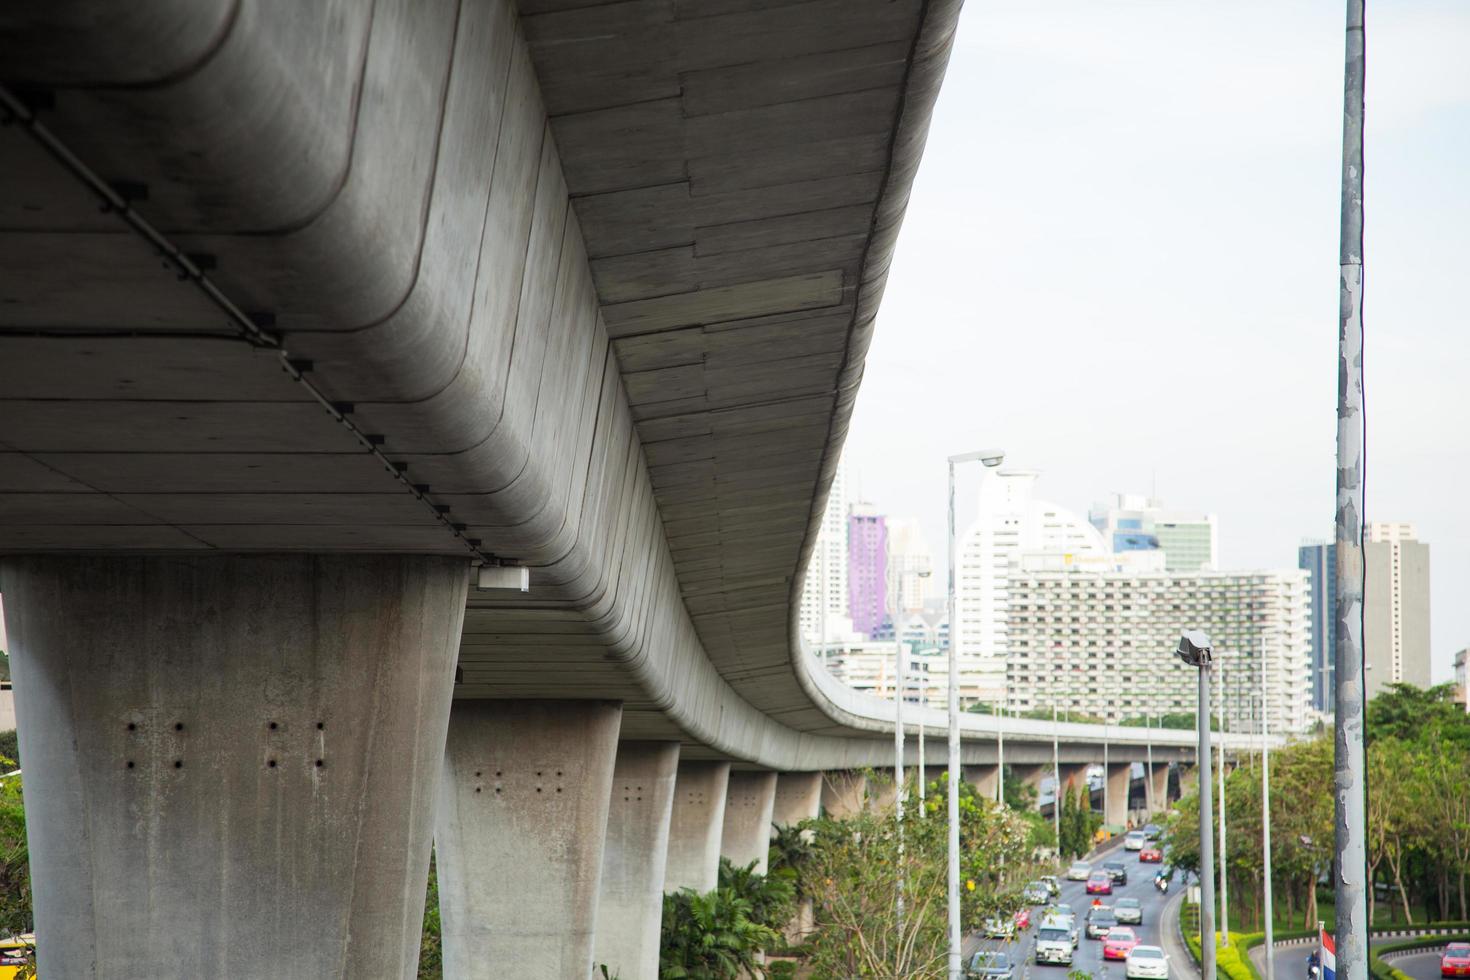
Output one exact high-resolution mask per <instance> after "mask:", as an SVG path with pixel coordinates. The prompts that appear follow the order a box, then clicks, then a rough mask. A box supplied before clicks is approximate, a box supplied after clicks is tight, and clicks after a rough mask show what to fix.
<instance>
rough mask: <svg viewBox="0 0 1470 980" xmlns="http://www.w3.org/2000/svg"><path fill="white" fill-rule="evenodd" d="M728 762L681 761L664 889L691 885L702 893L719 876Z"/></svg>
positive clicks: (728, 779) (706, 890)
mask: <svg viewBox="0 0 1470 980" xmlns="http://www.w3.org/2000/svg"><path fill="white" fill-rule="evenodd" d="M729 785H730V763H728V762H696V761H689V762H681V763H679V775H678V779H677V780H676V781H675V783H674V811H673V814H672V816H671V817H670V818H669V853H668V863H667V865H666V866H665V868H664V891H666V892H676V891H678V890H679V889H681V888H692V889H694V890H695V891H697V892H699V893H700V894H701V895H702V894H704V893H705V892H708V891H713V890H714V888H715V885H716V884H718V883H719V880H720V842H721V839H722V837H723V836H724V825H725V793H726V792H727V791H728V789H729Z"/></svg>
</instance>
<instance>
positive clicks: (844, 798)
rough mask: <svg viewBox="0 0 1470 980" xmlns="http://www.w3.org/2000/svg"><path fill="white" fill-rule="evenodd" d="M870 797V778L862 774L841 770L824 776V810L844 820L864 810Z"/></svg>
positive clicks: (837, 818)
mask: <svg viewBox="0 0 1470 980" xmlns="http://www.w3.org/2000/svg"><path fill="white" fill-rule="evenodd" d="M867 795H868V777H867V776H866V775H864V774H863V773H861V772H854V771H852V770H848V769H839V770H837V771H835V772H826V773H823V774H822V810H823V811H825V812H826V814H827V816H829V817H832V818H833V819H836V820H842V819H845V818H847V817H850V816H852V815H853V814H855V813H857V812H858V811H860V810H862V808H863V800H864V799H866V798H867Z"/></svg>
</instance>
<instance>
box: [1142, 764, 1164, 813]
mask: <svg viewBox="0 0 1470 980" xmlns="http://www.w3.org/2000/svg"><path fill="white" fill-rule="evenodd" d="M1144 768H1145V769H1147V768H1148V766H1147V765H1145V766H1144ZM1147 778H1148V779H1149V787H1148V792H1149V800H1151V801H1152V803H1153V808H1152V810H1151V811H1150V813H1149V816H1153V815H1154V814H1155V813H1163V812H1164V811H1165V810H1167V809H1169V764H1168V763H1167V762H1155V763H1154V764H1153V772H1151V773H1149V774H1148V776H1147Z"/></svg>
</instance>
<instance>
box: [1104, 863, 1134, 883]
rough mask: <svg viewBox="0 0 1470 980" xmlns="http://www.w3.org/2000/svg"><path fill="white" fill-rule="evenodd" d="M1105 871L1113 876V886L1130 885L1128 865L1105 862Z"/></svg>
mask: <svg viewBox="0 0 1470 980" xmlns="http://www.w3.org/2000/svg"><path fill="white" fill-rule="evenodd" d="M1103 870H1104V871H1106V872H1107V873H1108V874H1110V875H1112V876H1113V884H1115V885H1126V884H1128V865H1126V864H1124V863H1123V862H1122V861H1104V862H1103Z"/></svg>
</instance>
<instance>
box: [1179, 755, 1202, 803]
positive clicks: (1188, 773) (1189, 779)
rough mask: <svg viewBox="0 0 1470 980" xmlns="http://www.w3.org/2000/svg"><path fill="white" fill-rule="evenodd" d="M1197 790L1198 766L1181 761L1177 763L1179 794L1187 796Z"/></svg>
mask: <svg viewBox="0 0 1470 980" xmlns="http://www.w3.org/2000/svg"><path fill="white" fill-rule="evenodd" d="M1198 792H1199V766H1196V765H1191V764H1189V763H1183V762H1181V763H1180V764H1179V795H1180V796H1181V797H1184V796H1188V795H1190V794H1191V793H1198Z"/></svg>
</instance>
